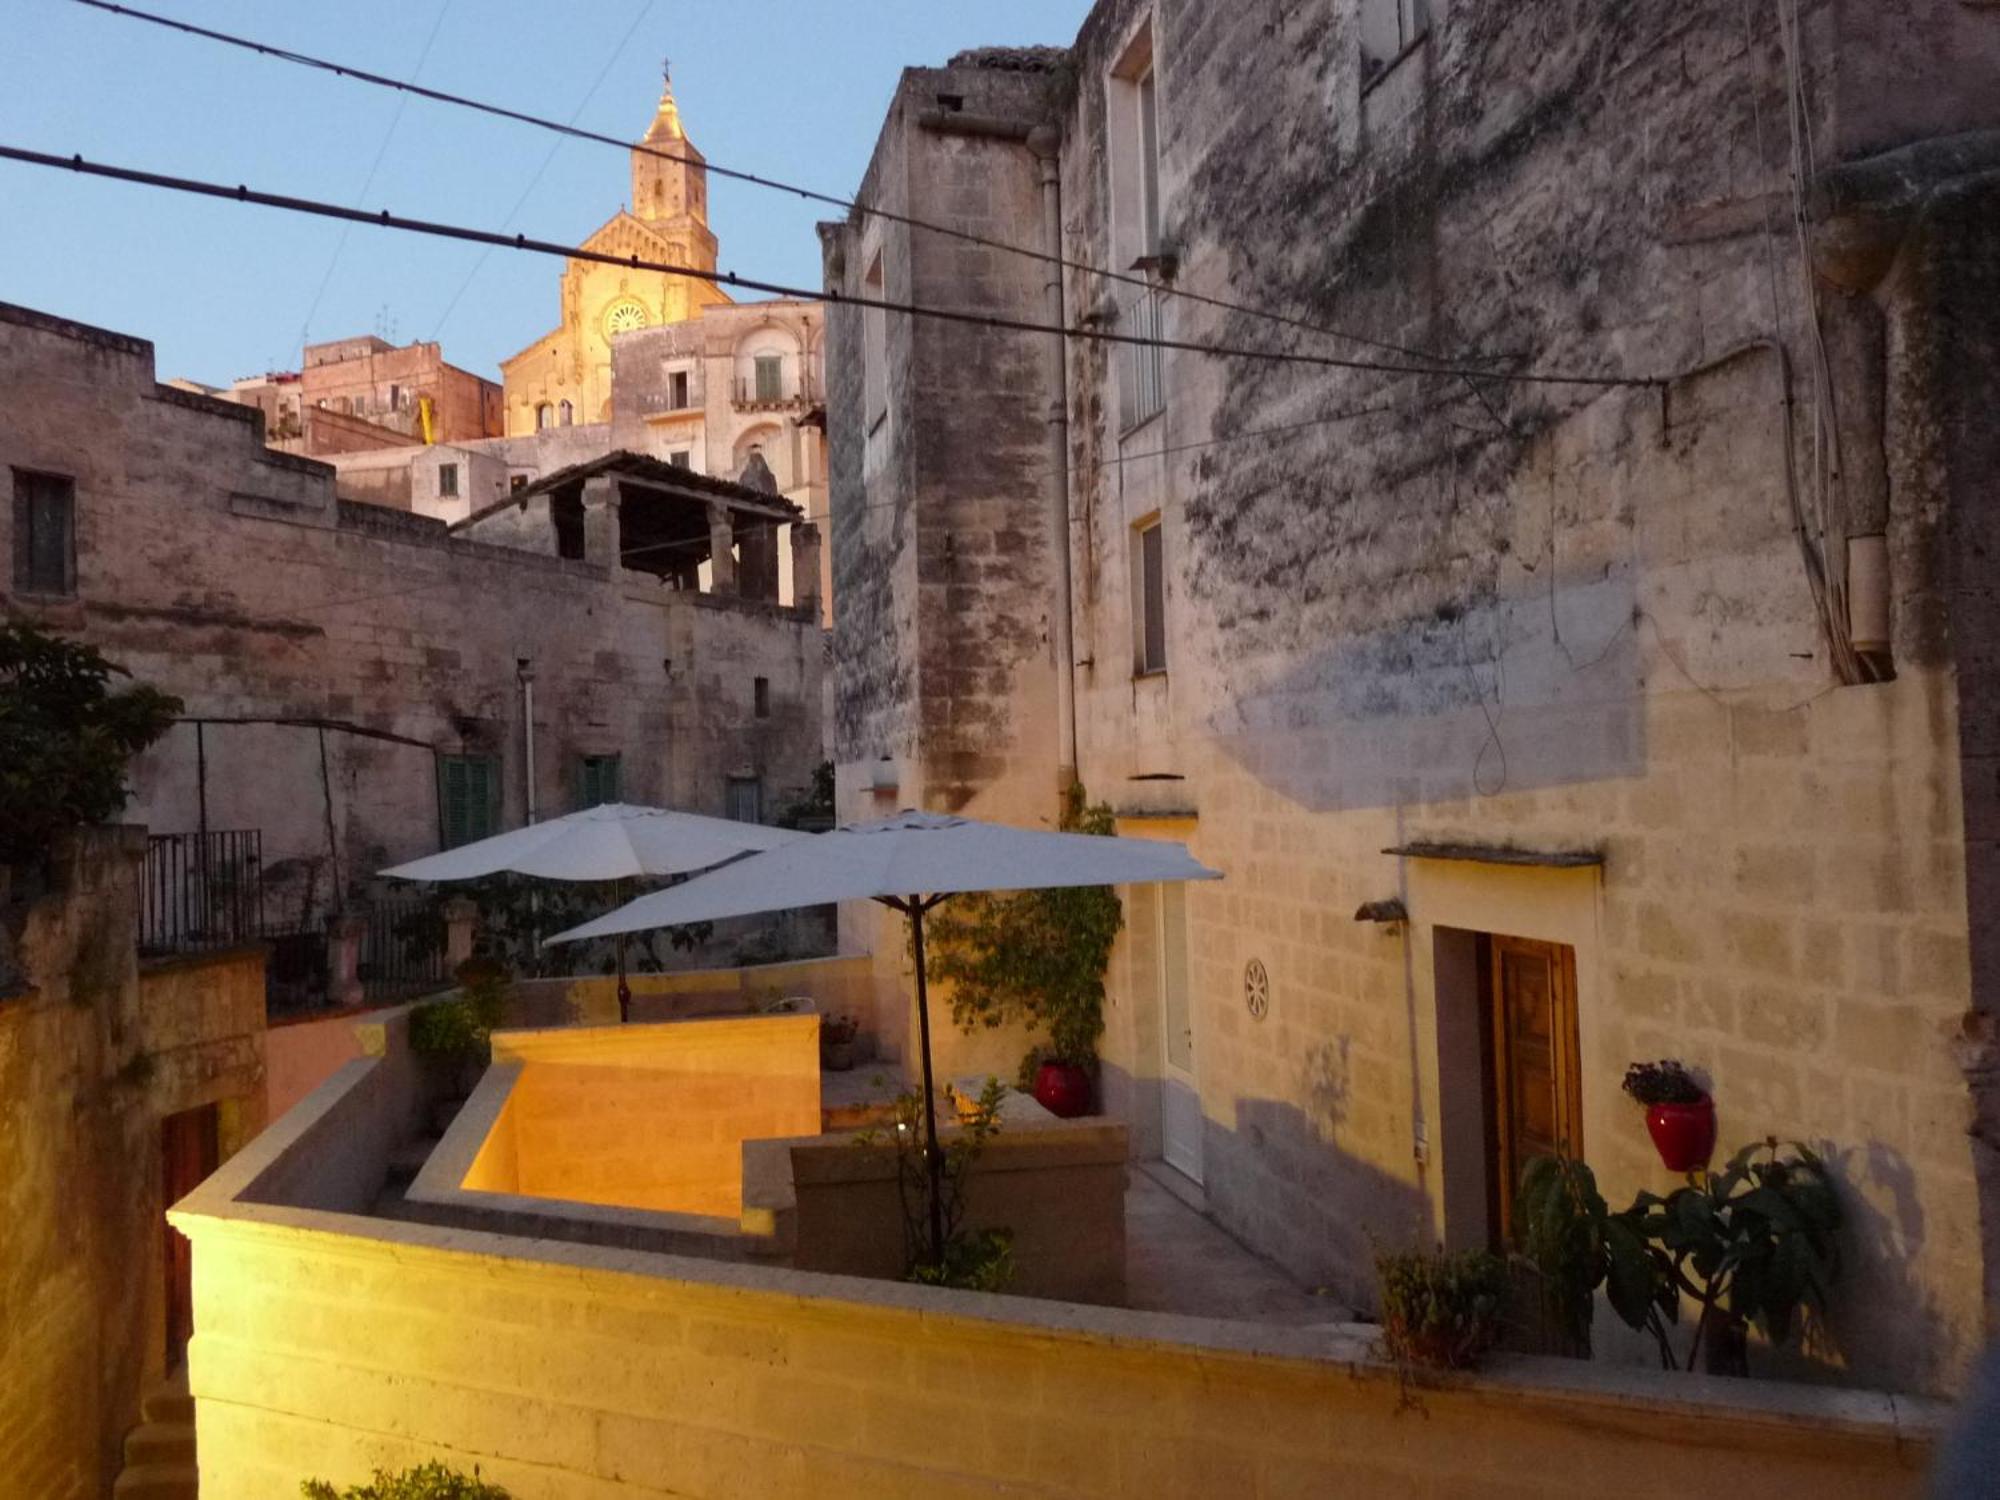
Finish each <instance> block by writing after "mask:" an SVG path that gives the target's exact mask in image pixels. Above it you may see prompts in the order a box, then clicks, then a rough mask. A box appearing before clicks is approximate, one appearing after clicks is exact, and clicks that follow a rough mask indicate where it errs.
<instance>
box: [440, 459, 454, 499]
mask: <svg viewBox="0 0 2000 1500" xmlns="http://www.w3.org/2000/svg"><path fill="white" fill-rule="evenodd" d="M438 496H439V498H441V499H445V500H452V499H456V498H457V496H458V465H457V464H439V465H438Z"/></svg>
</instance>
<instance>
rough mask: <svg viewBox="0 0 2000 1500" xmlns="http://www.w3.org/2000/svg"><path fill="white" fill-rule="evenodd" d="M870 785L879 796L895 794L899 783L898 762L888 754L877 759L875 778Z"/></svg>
mask: <svg viewBox="0 0 2000 1500" xmlns="http://www.w3.org/2000/svg"><path fill="white" fill-rule="evenodd" d="M869 785H870V787H871V788H872V789H873V791H874V793H875V795H876V796H878V797H893V796H895V795H896V787H897V785H898V779H897V776H896V763H895V762H894V761H893V760H891V759H890V758H889V757H888V756H886V755H885V756H883V757H882V758H881V759H880V760H878V761H876V762H875V775H874V779H873V780H872V781H871V782H870V783H869Z"/></svg>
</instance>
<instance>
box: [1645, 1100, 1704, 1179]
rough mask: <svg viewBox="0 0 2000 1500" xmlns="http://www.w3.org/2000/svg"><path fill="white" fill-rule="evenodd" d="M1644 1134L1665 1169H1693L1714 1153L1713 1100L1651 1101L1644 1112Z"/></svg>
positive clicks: (1701, 1166)
mask: <svg viewBox="0 0 2000 1500" xmlns="http://www.w3.org/2000/svg"><path fill="white" fill-rule="evenodd" d="M1646 1133H1647V1134H1648V1135H1650V1136H1652V1138H1653V1149H1654V1150H1656V1151H1658V1152H1659V1153H1660V1160H1661V1161H1663V1162H1665V1163H1666V1166H1667V1170H1668V1171H1669V1172H1695V1171H1699V1170H1700V1169H1701V1168H1703V1167H1705V1166H1707V1165H1708V1159H1709V1158H1710V1157H1711V1156H1713V1155H1714V1154H1715V1101H1714V1100H1713V1099H1711V1098H1709V1097H1708V1096H1707V1095H1706V1094H1704V1095H1702V1097H1701V1098H1700V1099H1699V1100H1697V1101H1696V1102H1695V1103H1693V1104H1655V1105H1653V1106H1651V1107H1650V1108H1649V1109H1647V1111H1646Z"/></svg>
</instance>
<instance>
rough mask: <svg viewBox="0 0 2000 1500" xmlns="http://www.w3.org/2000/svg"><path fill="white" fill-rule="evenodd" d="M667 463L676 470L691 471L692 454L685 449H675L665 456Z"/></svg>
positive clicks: (692, 464)
mask: <svg viewBox="0 0 2000 1500" xmlns="http://www.w3.org/2000/svg"><path fill="white" fill-rule="evenodd" d="M667 462H668V463H670V464H672V465H673V466H674V467H675V468H676V469H691V468H693V467H694V454H693V453H692V452H691V451H690V450H688V449H686V448H676V449H675V450H674V451H673V452H672V453H669V454H668V455H667Z"/></svg>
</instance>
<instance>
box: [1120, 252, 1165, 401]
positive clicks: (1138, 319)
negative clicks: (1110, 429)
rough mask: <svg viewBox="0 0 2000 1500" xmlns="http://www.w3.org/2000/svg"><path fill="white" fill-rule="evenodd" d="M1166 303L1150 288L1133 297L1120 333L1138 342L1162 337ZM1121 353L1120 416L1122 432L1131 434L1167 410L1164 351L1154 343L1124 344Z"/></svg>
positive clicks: (1122, 318)
mask: <svg viewBox="0 0 2000 1500" xmlns="http://www.w3.org/2000/svg"><path fill="white" fill-rule="evenodd" d="M1165 300H1166V299H1165V298H1163V297H1162V296H1161V295H1160V294H1159V292H1157V291H1156V290H1154V289H1152V288H1150V287H1148V288H1147V289H1145V290H1144V291H1141V292H1137V293H1135V294H1134V295H1133V297H1132V298H1131V300H1130V301H1129V302H1127V303H1126V304H1125V309H1124V315H1123V316H1122V317H1121V318H1120V319H1119V320H1118V321H1119V332H1120V333H1127V334H1130V335H1131V336H1132V337H1134V338H1139V339H1158V338H1162V337H1164V336H1165V329H1166V321H1165V319H1164V318H1163V317H1162V316H1161V307H1162V304H1163V303H1164V302H1165ZM1122 349H1123V369H1122V370H1121V372H1120V378H1119V381H1118V394H1119V412H1120V415H1121V416H1122V417H1123V419H1124V420H1123V430H1124V431H1126V432H1130V431H1131V430H1132V429H1133V428H1135V427H1137V426H1139V424H1140V423H1142V422H1149V421H1151V420H1152V419H1153V418H1154V417H1157V416H1158V415H1159V414H1160V413H1161V412H1163V411H1165V410H1166V407H1167V382H1166V358H1165V355H1166V351H1165V350H1164V349H1162V348H1161V347H1160V346H1159V345H1158V344H1156V343H1154V344H1125V345H1123V346H1122Z"/></svg>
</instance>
